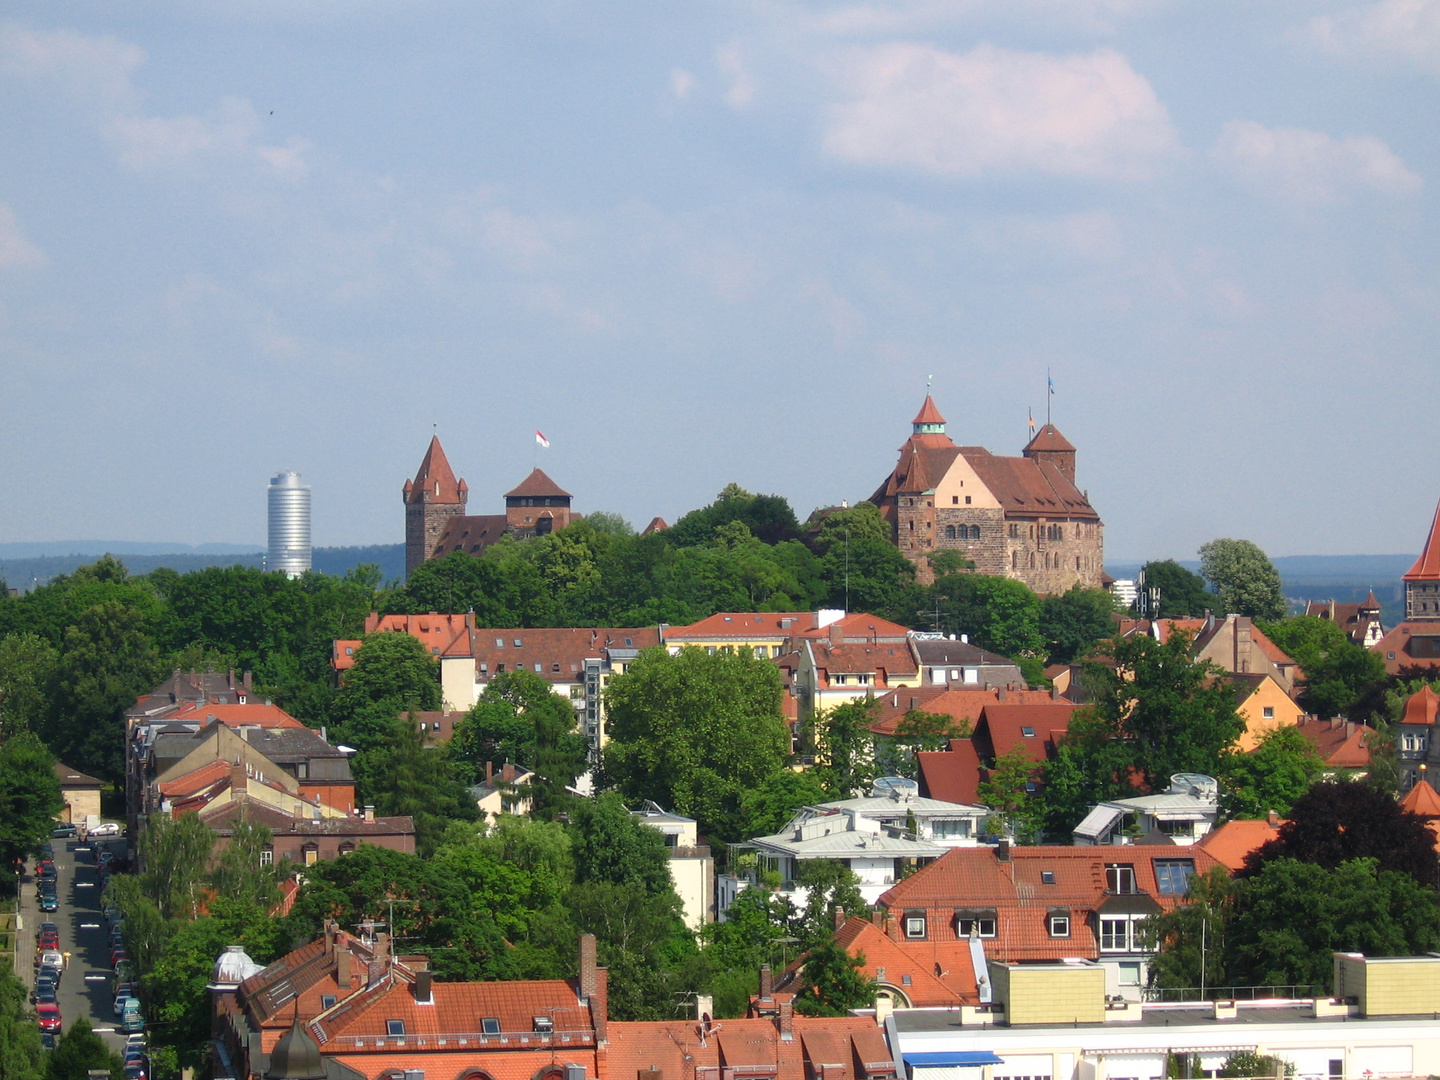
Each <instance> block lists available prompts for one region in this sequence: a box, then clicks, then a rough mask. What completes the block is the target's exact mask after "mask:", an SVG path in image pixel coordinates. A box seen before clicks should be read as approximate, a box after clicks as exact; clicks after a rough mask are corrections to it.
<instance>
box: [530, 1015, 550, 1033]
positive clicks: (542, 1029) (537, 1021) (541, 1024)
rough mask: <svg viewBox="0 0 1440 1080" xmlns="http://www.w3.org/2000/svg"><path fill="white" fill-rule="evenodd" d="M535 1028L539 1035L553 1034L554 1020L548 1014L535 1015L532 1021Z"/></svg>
mask: <svg viewBox="0 0 1440 1080" xmlns="http://www.w3.org/2000/svg"><path fill="white" fill-rule="evenodd" d="M532 1023H534V1025H535V1030H536V1031H538V1032H539V1033H540V1034H541V1035H553V1034H554V1033H555V1021H554V1020H552V1019H551V1018H550V1017H548V1016H537V1017H535V1018H534V1020H533V1021H532Z"/></svg>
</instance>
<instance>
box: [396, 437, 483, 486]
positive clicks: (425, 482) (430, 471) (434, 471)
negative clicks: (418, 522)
mask: <svg viewBox="0 0 1440 1080" xmlns="http://www.w3.org/2000/svg"><path fill="white" fill-rule="evenodd" d="M468 490H469V489H468V488H467V487H466V485H465V481H464V480H459V481H457V480H456V479H455V473H454V472H453V471H452V470H451V468H450V462H449V461H448V460H447V459H446V457H445V451H444V450H443V449H442V448H441V446H440V437H439V436H438V435H432V436H431V437H430V445H429V447H428V448H427V449H426V450H425V457H424V458H423V459H422V460H421V462H420V469H419V471H418V472H416V473H415V481H414V483H411V482H410V481H408V480H407V481H406V482H405V501H406V502H409V503H418V502H420V501H422V500H425V501H428V502H431V503H458V502H464V499H462V498H461V494H462V493H463V492H466V491H468Z"/></svg>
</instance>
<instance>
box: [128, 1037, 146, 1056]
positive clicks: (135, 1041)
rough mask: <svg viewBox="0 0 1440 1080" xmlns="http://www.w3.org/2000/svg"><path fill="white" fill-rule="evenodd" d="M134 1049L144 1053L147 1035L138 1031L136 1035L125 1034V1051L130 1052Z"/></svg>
mask: <svg viewBox="0 0 1440 1080" xmlns="http://www.w3.org/2000/svg"><path fill="white" fill-rule="evenodd" d="M132 1050H138V1051H139V1052H140V1053H142V1054H143V1053H144V1052H145V1036H144V1035H143V1034H140V1033H138V1032H137V1033H136V1034H134V1035H126V1036H125V1053H127V1054H129V1053H130V1052H131V1051H132Z"/></svg>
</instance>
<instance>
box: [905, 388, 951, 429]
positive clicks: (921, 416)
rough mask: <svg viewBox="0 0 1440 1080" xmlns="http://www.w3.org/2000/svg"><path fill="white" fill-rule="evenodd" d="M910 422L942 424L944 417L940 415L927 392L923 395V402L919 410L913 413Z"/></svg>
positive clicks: (933, 400)
mask: <svg viewBox="0 0 1440 1080" xmlns="http://www.w3.org/2000/svg"><path fill="white" fill-rule="evenodd" d="M910 422H911V423H912V424H943V423H945V418H944V417H943V416H941V415H940V410H939V408H937V407H936V405H935V399H934V398H932V397H931V396H930V395H929V394H926V395H925V404H923V405H921V406H920V411H919V412H918V413H916V414H915V419H914V420H912V421H910Z"/></svg>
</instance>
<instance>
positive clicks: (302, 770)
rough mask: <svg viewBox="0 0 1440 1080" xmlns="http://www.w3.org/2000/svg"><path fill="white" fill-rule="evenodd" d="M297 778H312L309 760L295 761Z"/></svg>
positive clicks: (437, 728)
mask: <svg viewBox="0 0 1440 1080" xmlns="http://www.w3.org/2000/svg"><path fill="white" fill-rule="evenodd" d="M421 723H422V724H423V723H424V721H423V720H422V721H421ZM435 727H436V730H437V731H438V730H439V727H440V725H438V724H437V725H435ZM295 778H296V779H297V780H308V779H309V778H310V763H309V762H307V761H297V762H296V763H295Z"/></svg>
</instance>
